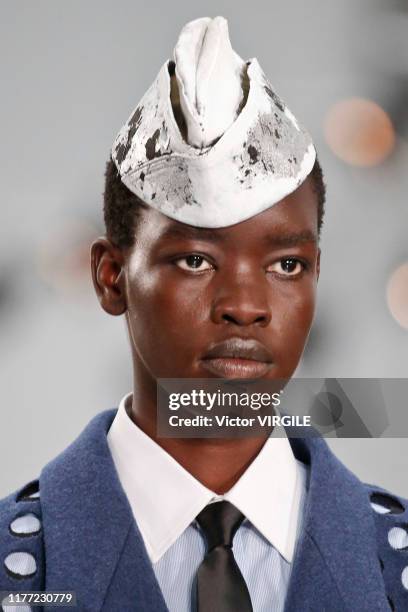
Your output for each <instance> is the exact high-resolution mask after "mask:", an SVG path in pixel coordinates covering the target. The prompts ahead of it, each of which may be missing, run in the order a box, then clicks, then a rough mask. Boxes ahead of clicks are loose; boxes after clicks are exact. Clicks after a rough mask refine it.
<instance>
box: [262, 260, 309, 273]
mask: <svg viewBox="0 0 408 612" xmlns="http://www.w3.org/2000/svg"><path fill="white" fill-rule="evenodd" d="M305 268H306V266H305V264H304V263H303V262H302V261H300V260H299V259H296V258H295V257H285V258H284V259H280V260H279V261H276V262H275V263H273V264H271V265H270V266H269V267H268V270H267V271H268V272H277V273H278V274H280V275H281V276H298V275H299V274H300V273H301V272H303V270H304V269H305Z"/></svg>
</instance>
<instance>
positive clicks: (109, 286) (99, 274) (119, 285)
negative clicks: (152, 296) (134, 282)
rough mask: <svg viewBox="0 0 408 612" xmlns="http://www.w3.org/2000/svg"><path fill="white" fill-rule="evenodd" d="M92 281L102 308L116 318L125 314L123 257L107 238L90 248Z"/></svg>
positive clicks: (96, 241)
mask: <svg viewBox="0 0 408 612" xmlns="http://www.w3.org/2000/svg"><path fill="white" fill-rule="evenodd" d="M91 270H92V280H93V284H94V288H95V292H96V295H97V297H98V300H99V303H100V305H101V306H102V308H103V309H104V310H105V312H107V313H108V314H111V315H113V316H118V315H121V314H123V313H124V312H126V307H127V306H126V296H125V283H124V257H123V253H122V251H121V250H120V249H119V248H118V247H116V246H114V245H113V244H112V242H111V241H110V240H109V239H108V238H104V237H102V238H98V239H97V240H95V241H94V243H93V244H92V246H91Z"/></svg>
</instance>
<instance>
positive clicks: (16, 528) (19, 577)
mask: <svg viewBox="0 0 408 612" xmlns="http://www.w3.org/2000/svg"><path fill="white" fill-rule="evenodd" d="M0 563H1V568H0V590H2V591H6V590H10V591H20V592H21V591H22V590H24V591H41V590H43V589H44V577H45V571H44V543H43V529H42V514H41V499H40V490H39V482H38V480H33V481H31V482H29V483H28V484H26V485H25V486H24V487H22V488H21V489H18V490H17V491H16V492H14V493H12V494H11V495H9V496H8V497H5V498H4V499H2V500H0ZM0 603H1V602H0ZM0 609H1V608H0Z"/></svg>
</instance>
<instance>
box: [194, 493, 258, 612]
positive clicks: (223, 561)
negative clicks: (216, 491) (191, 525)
mask: <svg viewBox="0 0 408 612" xmlns="http://www.w3.org/2000/svg"><path fill="white" fill-rule="evenodd" d="M244 518H245V517H244V515H243V514H242V513H241V512H240V511H239V510H238V509H237V508H236V507H235V506H233V505H232V504H230V503H229V502H227V501H222V502H215V503H213V504H209V505H208V506H206V507H205V508H204V510H202V512H200V514H199V515H198V516H197V522H198V524H199V525H200V527H201V529H202V531H203V533H204V535H205V539H206V541H207V552H206V555H205V557H204V560H203V562H202V563H201V565H200V567H199V568H198V572H197V610H198V612H252V604H251V598H250V596H249V591H248V587H247V585H246V582H245V580H244V578H243V576H242V574H241V571H240V569H239V567H238V565H237V563H236V561H235V559H234V554H233V552H232V541H233V539H234V535H235V533H236V531H237V529H238V527H239V526H240V524H241V523H242V521H243V520H244Z"/></svg>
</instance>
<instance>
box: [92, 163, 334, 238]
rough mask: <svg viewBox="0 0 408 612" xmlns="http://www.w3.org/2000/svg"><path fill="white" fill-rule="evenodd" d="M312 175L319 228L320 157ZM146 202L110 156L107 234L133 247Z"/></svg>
mask: <svg viewBox="0 0 408 612" xmlns="http://www.w3.org/2000/svg"><path fill="white" fill-rule="evenodd" d="M311 176H312V178H313V185H314V189H315V192H316V196H317V201H318V217H317V219H318V232H319V235H320V230H321V228H322V225H323V217H324V203H325V201H326V185H325V182H324V177H323V171H322V168H321V165H320V163H319V161H318V159H317V158H316V161H315V164H314V166H313V169H312V172H311ZM144 207H146V204H145V203H144V202H143V201H142V200H141V199H140V198H139V197H138V196H137V195H135V194H134V193H132V192H131V191H130V190H129V189H128V188H127V187H126V185H124V183H122V181H121V178H120V175H119V172H118V170H117V168H116V165H115V162H114V161H113V160H112V158H111V159H109V161H108V163H107V164H106V172H105V192H104V196H103V213H104V220H105V227H106V235H107V237H108V238H109V239H110V240H111V242H113V244H114V245H115V246H117V247H119V248H121V249H127V248H131V247H132V246H133V244H134V241H135V230H136V223H137V217H138V213H139V210H140V208H144Z"/></svg>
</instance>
